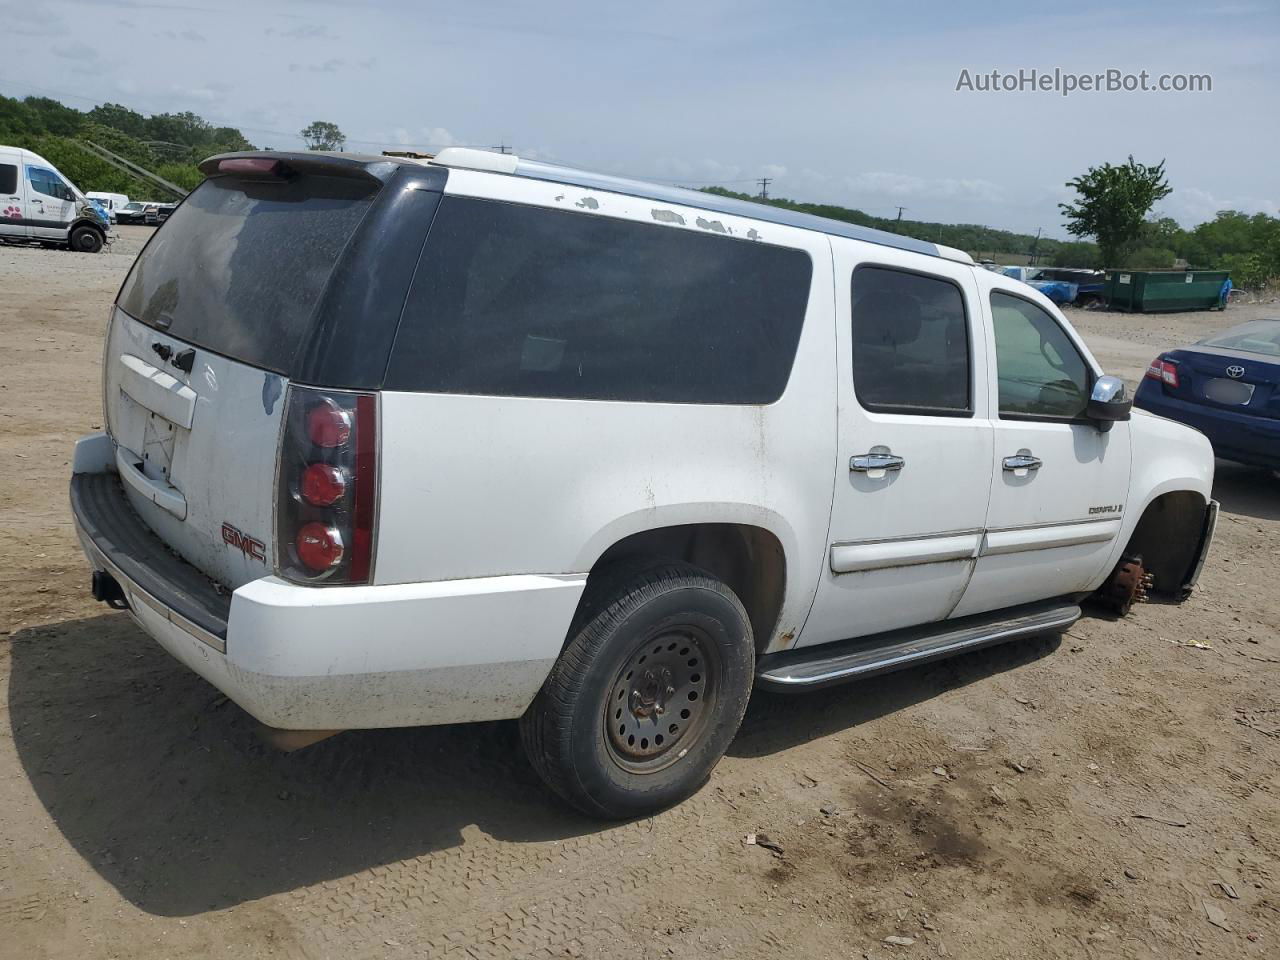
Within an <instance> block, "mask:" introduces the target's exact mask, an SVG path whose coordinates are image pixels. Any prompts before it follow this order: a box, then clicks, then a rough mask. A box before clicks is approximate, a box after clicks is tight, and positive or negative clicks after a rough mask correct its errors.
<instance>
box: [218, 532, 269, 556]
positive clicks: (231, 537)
mask: <svg viewBox="0 0 1280 960" xmlns="http://www.w3.org/2000/svg"><path fill="white" fill-rule="evenodd" d="M222 542H223V543H225V544H228V545H230V546H233V547H235V548H236V549H237V550H239V551H240V552H241V553H243V554H244V555H245V556H246V557H252V558H253V559H254V560H260V561H262V563H264V564H265V563H266V562H267V545H266V544H265V543H263V542H262V541H261V540H258V539H256V538H254V537H251V536H249V535H248V534H244V533H241V532H240V531H239V530H237V529H236V528H235V527H233V526H232V525H231V524H229V523H224V524H223V525H222Z"/></svg>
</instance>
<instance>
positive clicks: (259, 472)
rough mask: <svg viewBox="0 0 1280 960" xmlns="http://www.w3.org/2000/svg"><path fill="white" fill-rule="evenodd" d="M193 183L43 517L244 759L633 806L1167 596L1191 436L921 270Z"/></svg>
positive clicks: (265, 180) (1191, 481) (266, 172)
mask: <svg viewBox="0 0 1280 960" xmlns="http://www.w3.org/2000/svg"><path fill="white" fill-rule="evenodd" d="M200 169H201V171H202V172H203V173H204V174H205V176H206V177H207V178H208V179H206V180H205V181H204V183H202V184H201V185H200V186H199V187H197V188H196V190H195V191H194V192H193V193H192V194H191V196H190V197H189V198H187V199H186V200H185V201H184V202H183V203H182V204H181V205H180V206H178V208H177V210H176V212H175V213H174V214H173V216H172V219H171V220H170V221H169V222H168V223H167V224H166V225H165V229H164V234H163V235H162V237H163V240H164V242H163V243H151V244H148V245H147V246H146V247H145V249H143V251H142V252H141V253H140V254H139V255H138V258H137V261H136V263H135V264H134V266H133V268H132V271H131V273H130V274H129V276H128V278H127V279H126V280H125V282H124V285H123V286H122V288H121V290H120V293H119V295H118V298H117V302H116V304H115V309H114V311H113V313H112V316H111V319H110V321H109V325H108V329H107V333H106V346H105V353H104V362H103V376H104V381H105V382H104V384H103V391H102V396H103V398H104V403H105V431H104V432H100V433H96V434H93V435H90V436H87V437H84V438H82V439H81V440H80V441H79V442H78V443H77V444H76V448H75V455H74V462H73V476H72V479H71V507H72V513H73V516H74V518H75V526H76V530H77V532H78V535H79V538H80V541H81V543H82V545H83V547H84V550H85V553H86V555H87V557H88V560H89V563H90V566H91V568H92V570H93V579H92V590H93V594H94V596H95V597H96V598H98V599H100V600H103V601H106V602H109V603H111V604H113V605H116V606H120V607H127V608H128V609H130V610H131V611H132V613H133V616H134V617H135V619H136V620H137V622H138V623H139V624H140V626H141V627H142V629H144V630H145V631H147V632H148V633H149V634H151V636H153V637H154V638H155V639H156V640H157V641H158V642H159V643H160V644H161V645H163V646H164V647H165V648H166V649H167V650H169V651H170V652H171V653H172V654H173V655H174V656H175V657H177V658H178V659H179V660H180V661H182V662H183V663H184V664H186V665H187V666H189V667H190V668H191V669H193V670H195V671H196V672H197V673H199V674H200V675H201V676H203V677H205V678H206V679H207V680H208V681H209V682H210V683H212V684H214V685H215V686H217V687H218V688H220V689H221V690H222V691H223V692H224V693H225V694H226V695H227V696H228V697H229V698H231V699H232V700H233V701H235V702H236V703H238V704H240V705H241V706H242V707H243V708H244V709H245V710H247V711H248V712H249V713H251V714H252V715H253V716H255V717H256V718H257V719H258V720H259V721H261V722H262V723H263V724H265V725H266V726H267V727H270V728H274V731H273V732H272V734H271V736H272V737H274V738H276V739H277V741H278V742H279V741H284V742H289V743H291V744H292V745H295V746H296V745H299V744H301V743H306V742H312V741H314V740H316V739H320V738H322V737H323V736H325V735H327V734H329V733H332V732H334V731H338V730H342V729H348V728H359V727H393V726H410V725H416V724H438V723H460V722H467V721H487V720H499V719H513V718H520V724H521V732H522V737H523V742H524V748H525V751H526V753H527V754H528V756H529V759H530V761H531V762H532V764H533V766H534V768H535V769H536V770H537V771H538V773H539V774H540V775H541V776H542V778H543V779H544V780H545V781H546V783H547V784H548V785H549V786H550V787H551V789H553V790H554V791H556V792H557V793H559V794H560V795H561V796H562V797H563V798H564V799H566V800H567V801H568V802H569V803H571V804H573V805H574V806H575V807H577V808H578V809H580V810H582V811H585V812H586V813H588V814H590V815H593V816H597V817H632V816H637V815H640V814H644V813H649V812H652V811H654V810H656V809H660V808H662V807H665V806H668V805H670V804H672V803H676V802H678V801H680V800H682V799H684V798H685V797H687V796H689V795H690V794H691V793H693V792H694V791H695V790H697V789H698V787H700V786H701V785H702V783H703V782H705V780H706V778H707V777H708V775H709V774H710V772H711V770H712V768H713V767H714V766H715V764H716V763H717V762H718V761H719V759H720V757H721V756H722V755H723V754H724V752H725V749H726V748H727V747H728V746H729V743H730V742H731V741H732V739H733V737H734V736H735V734H736V732H737V729H738V725H739V723H740V721H741V719H742V716H743V711H744V710H745V708H746V705H747V700H748V697H749V696H750V693H751V690H752V688H753V686H760V687H763V688H768V689H773V690H782V691H797V692H798V691H805V690H813V689H817V688H821V687H825V686H829V685H831V684H834V683H839V682H842V681H849V680H855V679H858V678H863V677H867V676H872V675H876V674H880V673H885V672H887V671H890V670H895V669H899V668H901V667H905V666H908V665H911V664H919V663H924V662H928V661H931V660H936V659H939V658H942V657H947V656H951V655H953V654H957V653H960V652H962V651H967V650H974V649H977V648H980V647H985V646H989V645H991V644H995V643H1003V642H1006V641H1011V640H1015V639H1018V638H1020V637H1026V636H1032V635H1038V634H1044V633H1051V632H1059V631H1062V630H1065V629H1067V628H1068V627H1069V626H1070V625H1071V624H1072V623H1074V622H1075V621H1076V619H1077V618H1078V617H1079V616H1080V615H1081V608H1080V604H1081V603H1082V602H1083V601H1084V599H1085V598H1087V597H1089V596H1090V595H1094V594H1095V593H1096V595H1097V596H1099V598H1100V599H1102V600H1103V601H1104V602H1106V603H1107V604H1108V605H1110V606H1111V607H1112V608H1114V609H1116V610H1118V611H1121V612H1124V611H1127V610H1128V607H1129V604H1130V603H1132V602H1133V600H1134V599H1135V598H1136V597H1140V596H1141V595H1142V594H1143V592H1144V591H1145V590H1147V589H1152V590H1154V591H1156V592H1158V593H1160V594H1162V595H1163V596H1166V597H1168V598H1169V599H1170V600H1173V601H1177V600H1179V599H1182V598H1184V597H1186V595H1187V594H1188V593H1189V592H1190V591H1191V589H1192V587H1193V585H1194V584H1195V583H1196V580H1197V578H1198V576H1199V573H1200V569H1201V566H1202V564H1203V561H1204V557H1205V552H1206V551H1207V549H1208V546H1209V542H1210V540H1211V538H1212V535H1213V522H1214V518H1215V516H1216V509H1217V505H1216V504H1215V503H1214V502H1213V501H1212V500H1211V499H1210V491H1211V487H1212V481H1213V456H1212V452H1211V450H1210V448H1209V444H1208V442H1207V441H1206V440H1205V438H1204V437H1203V436H1201V435H1200V434H1199V433H1197V432H1196V431H1194V430H1190V429H1187V428H1186V427H1183V426H1181V425H1179V424H1175V423H1170V422H1168V421H1165V420H1161V419H1159V418H1156V417H1148V416H1141V417H1133V418H1132V419H1131V418H1130V401H1129V398H1128V396H1127V394H1126V390H1125V385H1124V383H1123V381H1120V380H1118V379H1117V378H1115V377H1110V376H1106V375H1105V374H1104V372H1103V370H1102V369H1101V368H1100V367H1099V365H1098V363H1097V361H1095V360H1094V358H1093V357H1092V355H1091V354H1090V353H1089V350H1088V349H1087V347H1086V346H1085V344H1084V342H1083V341H1082V340H1081V338H1080V337H1079V335H1078V334H1077V333H1076V332H1075V331H1074V330H1073V329H1072V328H1071V325H1070V324H1069V323H1067V321H1066V319H1065V318H1064V317H1063V315H1062V313H1061V312H1060V311H1059V310H1058V309H1057V308H1056V307H1055V306H1054V305H1053V304H1052V303H1050V302H1049V300H1047V299H1046V298H1045V297H1043V296H1041V295H1040V294H1039V293H1037V292H1036V291H1034V290H1032V289H1031V288H1029V287H1027V286H1026V285H1024V284H1020V283H1018V282H1016V281H1014V280H1010V279H1008V278H1005V277H1001V276H998V275H996V274H994V273H991V272H989V271H987V270H983V269H980V268H979V267H978V266H976V265H975V264H974V262H973V260H972V259H971V258H970V257H969V256H968V255H967V254H965V253H963V252H961V251H959V250H953V249H951V248H948V247H943V246H938V245H935V244H933V243H928V242H925V241H921V240H915V239H912V238H909V237H904V236H899V235H897V234H891V233H883V232H880V231H876V230H870V229H867V228H864V227H860V226H856V225H854V224H850V223H845V222H842V221H836V220H825V219H821V218H818V217H813V216H808V215H805V214H801V213H796V212H795V211H791V210H787V209H783V208H778V207H771V206H765V205H759V204H754V203H748V202H744V201H741V200H735V199H732V198H726V197H719V196H715V195H711V194H706V193H700V192H697V191H692V190H682V189H678V188H673V187H665V186H658V185H653V184H645V183H639V182H636V181H631V180H623V179H619V178H615V177H610V176H608V175H604V174H598V173H591V172H586V171H580V170H574V169H570V168H566V167H559V166H554V165H549V164H544V163H538V162H531V161H526V160H522V159H520V158H519V157H516V156H512V155H510V154H496V153H487V152H484V151H478V150H468V149H459V148H451V149H448V150H443V151H441V153H440V154H439V155H438V156H437V157H436V158H435V159H434V160H431V161H429V162H418V161H415V160H412V159H402V160H396V159H391V158H388V157H381V156H379V157H361V156H358V155H351V154H325V153H296V154H295V153H267V152H255V153H246V154H229V155H223V156H220V157H213V158H210V159H208V160H206V161H204V162H203V163H202V164H201V165H200ZM299 238H303V240H305V242H299ZM370 277H376V279H377V282H376V283H371V282H370ZM178 291H181V295H180V296H179V295H178ZM86 389H88V388H86ZM228 464H234V469H214V468H213V467H212V465H223V466H224V467H225V466H226V465H228Z"/></svg>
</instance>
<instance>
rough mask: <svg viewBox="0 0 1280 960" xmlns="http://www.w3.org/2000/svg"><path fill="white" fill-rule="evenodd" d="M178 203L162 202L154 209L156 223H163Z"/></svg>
mask: <svg viewBox="0 0 1280 960" xmlns="http://www.w3.org/2000/svg"><path fill="white" fill-rule="evenodd" d="M177 206H178V205H177V204H176V203H162V204H160V206H159V207H158V208H157V209H156V223H164V222H165V221H166V220H168V219H169V217H170V216H171V215H172V214H173V211H174V209H175V208H176V207H177Z"/></svg>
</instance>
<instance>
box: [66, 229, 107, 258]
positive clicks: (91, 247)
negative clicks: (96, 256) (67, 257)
mask: <svg viewBox="0 0 1280 960" xmlns="http://www.w3.org/2000/svg"><path fill="white" fill-rule="evenodd" d="M71 249H72V250H75V251H77V252H78V253H97V252H98V251H99V250H101V249H102V234H100V233H99V232H98V231H97V230H95V229H93V227H76V228H75V229H74V230H72V231H71Z"/></svg>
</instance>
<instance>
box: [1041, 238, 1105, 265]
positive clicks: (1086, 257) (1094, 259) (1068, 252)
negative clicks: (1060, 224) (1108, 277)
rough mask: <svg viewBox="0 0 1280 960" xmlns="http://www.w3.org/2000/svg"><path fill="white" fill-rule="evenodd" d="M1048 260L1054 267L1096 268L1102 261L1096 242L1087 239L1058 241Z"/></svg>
mask: <svg viewBox="0 0 1280 960" xmlns="http://www.w3.org/2000/svg"><path fill="white" fill-rule="evenodd" d="M1049 261H1050V262H1051V263H1052V264H1053V265H1054V266H1055V267H1085V268H1087V269H1090V270H1096V269H1097V268H1098V267H1099V266H1100V265H1101V263H1102V253H1101V251H1099V250H1098V245H1097V244H1096V243H1089V242H1088V241H1087V240H1081V241H1078V242H1076V243H1060V244H1058V247H1057V249H1056V250H1055V251H1054V252H1053V255H1052V256H1051V257H1050V258H1049Z"/></svg>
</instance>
